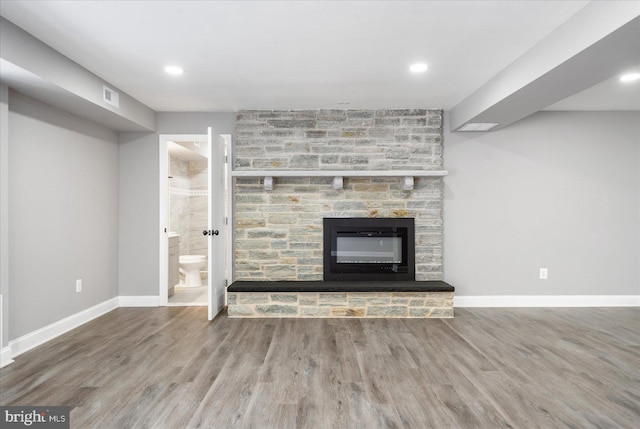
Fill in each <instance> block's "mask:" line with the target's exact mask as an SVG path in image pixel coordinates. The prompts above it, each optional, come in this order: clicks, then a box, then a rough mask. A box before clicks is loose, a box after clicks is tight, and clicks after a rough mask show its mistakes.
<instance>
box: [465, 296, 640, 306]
mask: <svg viewBox="0 0 640 429" xmlns="http://www.w3.org/2000/svg"><path fill="white" fill-rule="evenodd" d="M453 306H454V307H639V306H640V295H478V296H469V295H462V296H458V295H455V296H454V297H453Z"/></svg>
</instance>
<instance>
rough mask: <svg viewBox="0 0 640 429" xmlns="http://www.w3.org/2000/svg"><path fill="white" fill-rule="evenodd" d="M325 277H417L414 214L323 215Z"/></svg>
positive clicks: (407, 279) (368, 278)
mask: <svg viewBox="0 0 640 429" xmlns="http://www.w3.org/2000/svg"><path fill="white" fill-rule="evenodd" d="M323 227H324V229H323V234H324V250H323V255H324V280H325V281H330V280H348V281H358V280H374V281H375V280H394V281H398V280H400V281H415V237H414V235H415V233H414V231H415V227H414V219H413V218H324V220H323Z"/></svg>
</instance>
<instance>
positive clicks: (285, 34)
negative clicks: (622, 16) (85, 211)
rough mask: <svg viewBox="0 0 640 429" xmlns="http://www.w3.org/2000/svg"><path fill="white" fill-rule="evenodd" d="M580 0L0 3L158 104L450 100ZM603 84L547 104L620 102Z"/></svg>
mask: <svg viewBox="0 0 640 429" xmlns="http://www.w3.org/2000/svg"><path fill="white" fill-rule="evenodd" d="M587 3H588V1H579V0H571V1H550V0H549V1H515V0H511V1H506V0H505V1H91V2H88V1H47V2H36V1H6V0H2V1H1V2H0V14H1V15H2V16H3V17H5V18H6V19H8V20H9V21H12V22H13V23H15V24H16V25H18V26H20V27H21V28H23V29H24V30H26V31H28V32H29V33H31V34H33V35H34V36H35V37H37V38H39V39H40V40H42V41H44V42H45V43H47V44H48V45H50V46H51V47H53V48H54V49H56V50H58V51H59V52H61V53H63V54H64V55H66V56H68V57H69V58H71V59H72V60H74V61H75V62H77V63H78V64H80V65H81V66H83V67H85V68H86V69H88V70H89V71H91V72H93V73H95V74H96V75H98V76H100V77H101V78H102V79H104V80H106V81H107V82H110V83H111V84H113V85H114V86H116V87H117V88H119V89H120V90H122V91H124V92H126V93H128V94H129V95H131V96H133V97H134V98H136V99H138V100H139V101H141V102H142V103H144V104H146V105H147V106H149V107H151V108H152V109H154V110H156V111H233V110H237V109H314V108H340V109H344V108H382V107H385V108H393V107H434V108H444V109H450V108H452V107H453V106H455V105H456V104H458V103H459V102H460V101H462V100H463V99H464V98H466V97H468V96H469V95H471V94H472V93H473V92H474V91H475V90H477V89H478V88H479V87H481V86H482V85H483V84H484V83H485V82H487V81H488V80H489V79H490V78H491V77H493V76H494V75H495V74H496V73H498V72H499V71H501V70H502V69H504V68H505V67H506V66H507V65H509V64H510V63H511V62H512V61H514V60H515V59H517V58H518V57H519V56H520V55H522V54H524V53H525V52H527V51H528V50H529V49H530V48H532V47H533V46H534V45H535V44H536V43H538V42H539V41H541V40H542V39H543V38H544V37H545V36H547V35H548V34H549V33H550V32H552V31H553V30H554V29H556V28H557V27H559V26H560V25H562V24H563V23H564V22H565V21H567V20H568V19H569V18H571V17H572V16H573V15H574V14H575V13H577V12H578V11H579V10H580V9H581V8H583V7H584V6H585V5H586V4H587ZM415 61H425V62H427V63H429V67H430V68H429V70H428V71H427V73H425V74H424V75H419V76H416V75H412V74H410V73H409V71H408V66H409V64H411V63H412V62H415ZM167 64H177V65H180V66H182V67H184V69H185V74H184V75H183V76H180V77H171V76H167V75H166V74H165V73H164V71H163V67H164V66H165V65H167ZM610 88H614V89H617V88H619V86H615V83H614V82H613V81H612V86H611V87H610ZM630 88H631V90H632V91H635V95H634V93H633V92H631V95H630V96H629V97H626V98H625V100H626V99H627V98H628V99H630V100H635V101H636V104H635V107H634V108H635V109H638V110H640V85H638V84H636V85H627V86H626V88H625V89H626V90H629V89H630ZM594 90H596V89H595V88H594ZM610 92H611V91H610V90H602V89H600V90H597V91H596V92H595V95H594V94H592V95H589V93H588V92H587V93H586V95H583V96H582V97H583V98H582V99H580V98H576V99H574V100H571V101H570V100H567V102H566V103H565V104H563V102H561V103H557V105H555V108H556V109H575V108H576V106H578V107H580V106H582V107H584V106H587V105H590V106H591V107H589V108H587V109H590V110H601V109H602V107H597V106H602V105H607V106H609V108H610V109H614V110H615V109H620V108H621V107H620V103H617V101H619V100H618V99H619V98H620V97H617V96H612V95H611V94H610ZM614 92H615V91H614ZM625 94H629V93H625ZM576 97H578V96H576ZM343 102H349V104H340V103H343ZM625 103H626V104H624V106H625V107H623V109H628V108H629V106H632V107H633V106H634V105H633V103H632V104H631V105H629V104H628V102H627V101H625ZM594 106H596V107H594Z"/></svg>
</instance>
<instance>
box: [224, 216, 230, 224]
mask: <svg viewBox="0 0 640 429" xmlns="http://www.w3.org/2000/svg"><path fill="white" fill-rule="evenodd" d="M224 224H225V225H229V218H228V217H227V216H225V217H224Z"/></svg>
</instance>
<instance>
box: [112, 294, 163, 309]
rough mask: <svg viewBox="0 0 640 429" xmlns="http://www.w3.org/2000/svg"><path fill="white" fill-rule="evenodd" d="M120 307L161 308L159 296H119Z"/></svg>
mask: <svg viewBox="0 0 640 429" xmlns="http://www.w3.org/2000/svg"><path fill="white" fill-rule="evenodd" d="M118 298H119V303H120V307H159V306H160V297H159V296H153V295H150V296H119V297H118Z"/></svg>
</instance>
